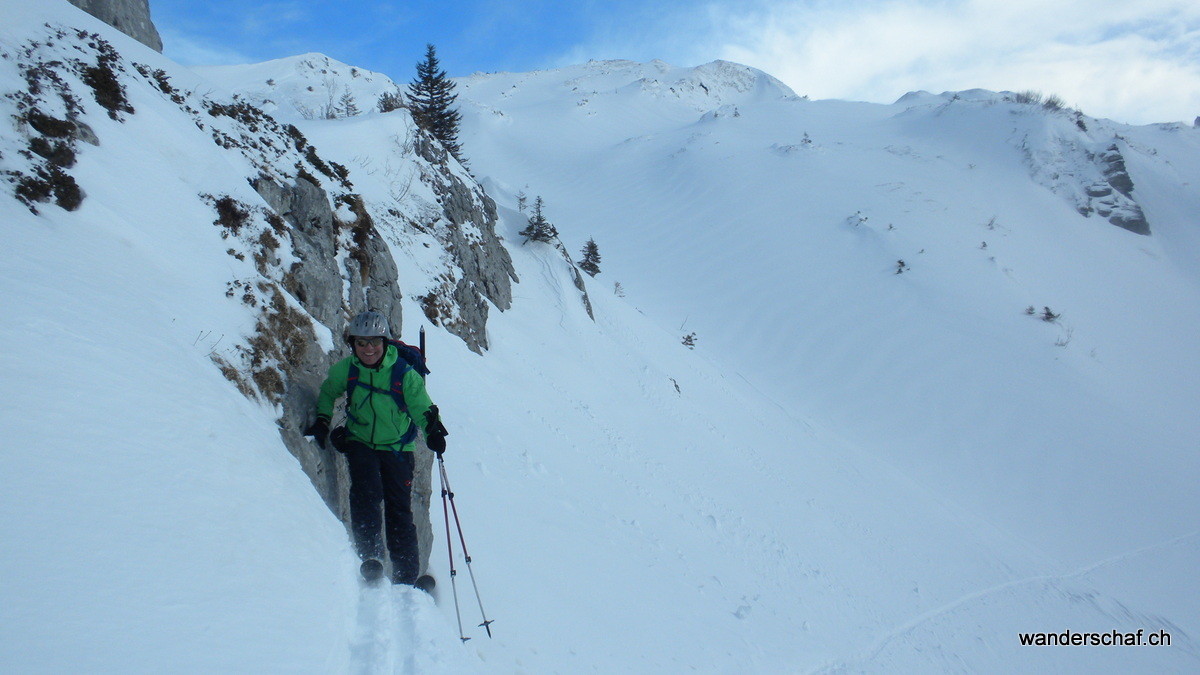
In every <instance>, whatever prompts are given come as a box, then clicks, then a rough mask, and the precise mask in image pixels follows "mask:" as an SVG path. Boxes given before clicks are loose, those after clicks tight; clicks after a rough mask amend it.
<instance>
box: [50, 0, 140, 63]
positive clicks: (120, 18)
mask: <svg viewBox="0 0 1200 675" xmlns="http://www.w3.org/2000/svg"><path fill="white" fill-rule="evenodd" d="M69 1H70V3H71V4H72V5H75V6H76V7H78V8H79V9H82V10H83V11H85V12H87V13H88V14H91V15H92V16H94V17H96V18H97V19H100V20H101V21H103V22H104V23H106V24H108V25H110V26H112V27H113V28H116V29H117V30H119V31H121V32H122V33H124V34H126V35H128V36H129V37H131V38H133V39H134V40H137V41H138V42H140V43H142V44H144V45H146V46H147V47H149V48H151V49H153V50H154V51H156V52H160V53H161V52H162V50H163V43H162V38H161V37H159V35H158V29H157V28H155V27H154V22H153V21H151V20H150V0H69Z"/></svg>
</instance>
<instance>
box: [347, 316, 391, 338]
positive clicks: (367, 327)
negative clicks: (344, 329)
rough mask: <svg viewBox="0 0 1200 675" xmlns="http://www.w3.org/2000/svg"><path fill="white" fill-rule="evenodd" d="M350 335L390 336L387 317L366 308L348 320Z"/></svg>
mask: <svg viewBox="0 0 1200 675" xmlns="http://www.w3.org/2000/svg"><path fill="white" fill-rule="evenodd" d="M347 334H348V335H349V336H350V337H379V336H382V337H384V338H389V339H390V338H391V337H392V332H391V331H390V330H388V322H387V319H385V318H383V315H382V314H380V313H379V312H376V311H375V310H373V309H372V310H367V311H365V312H363V313H362V314H359V315H358V316H356V317H354V319H352V320H351V321H350V330H349V332H348V333H347Z"/></svg>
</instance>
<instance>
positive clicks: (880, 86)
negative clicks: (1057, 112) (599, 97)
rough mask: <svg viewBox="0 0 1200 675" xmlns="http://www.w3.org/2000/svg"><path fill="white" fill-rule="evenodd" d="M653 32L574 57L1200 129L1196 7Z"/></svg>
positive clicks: (660, 20)
mask: <svg viewBox="0 0 1200 675" xmlns="http://www.w3.org/2000/svg"><path fill="white" fill-rule="evenodd" d="M655 18H656V20H655V21H653V22H645V21H641V22H638V23H636V24H634V26H632V27H628V28H626V29H625V33H624V34H623V35H620V34H618V35H614V34H613V33H612V32H611V31H605V33H604V34H597V35H595V36H594V37H593V39H592V40H591V41H590V43H589V44H586V45H581V46H577V47H576V48H574V49H573V50H571V52H570V56H571V57H574V61H579V60H584V59H585V58H603V57H607V56H610V55H619V54H624V55H628V57H629V58H636V59H642V60H647V59H649V58H656V57H657V58H662V59H664V60H667V61H671V62H673V63H676V64H677V65H695V64H698V63H703V62H707V61H711V60H713V59H716V58H722V59H727V60H730V61H737V62H739V63H745V64H747V65H750V66H754V67H756V68H760V69H762V70H764V71H766V72H768V73H770V74H772V75H774V76H776V77H778V78H779V79H781V80H783V81H784V82H786V83H787V84H788V85H789V86H791V87H792V88H793V89H794V90H795V91H796V92H797V93H799V94H807V95H809V96H811V97H813V98H840V99H849V100H862V101H875V102H891V101H894V100H895V99H897V98H899V97H900V96H902V95H903V94H905V93H906V92H908V91H913V90H917V89H925V90H929V91H934V92H941V91H956V90H963V89H973V88H984V89H992V90H996V91H1001V90H1011V91H1017V90H1026V89H1033V90H1038V91H1042V92H1043V93H1046V94H1057V95H1058V96H1060V97H1062V98H1063V99H1064V100H1065V101H1066V102H1067V103H1068V104H1069V105H1077V106H1079V107H1080V108H1081V109H1083V111H1084V112H1086V113H1088V114H1090V115H1094V116H1099V117H1111V118H1113V119H1116V120H1118V121H1124V122H1133V123H1150V122H1158V121H1176V120H1185V121H1189V122H1190V121H1191V120H1192V119H1193V118H1194V117H1195V116H1197V115H1200V3H1196V2H1194V0H1139V1H1138V2H1128V0H882V1H879V0H843V1H842V2H833V1H830V0H712V1H710V2H708V3H707V4H705V5H703V6H701V7H697V3H694V2H681V3H678V4H677V5H675V6H674V7H673V8H672V10H671V12H670V14H669V16H659V17H655Z"/></svg>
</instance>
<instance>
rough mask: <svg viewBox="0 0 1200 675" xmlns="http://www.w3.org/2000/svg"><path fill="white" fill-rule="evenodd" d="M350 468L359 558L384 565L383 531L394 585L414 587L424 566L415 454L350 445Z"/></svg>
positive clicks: (351, 523)
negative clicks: (415, 502)
mask: <svg viewBox="0 0 1200 675" xmlns="http://www.w3.org/2000/svg"><path fill="white" fill-rule="evenodd" d="M346 462H347V465H348V466H349V468H350V528H351V530H352V531H353V533H354V545H355V547H356V548H357V549H358V555H359V557H360V558H362V559H363V560H366V559H367V558H375V559H377V560H383V550H384V547H383V542H382V541H380V539H381V537H380V530H381V526H385V527H386V532H387V551H388V553H390V554H391V558H392V581H393V582H395V583H401V584H414V583H416V581H417V573H418V571H419V566H420V562H419V560H418V554H417V528H416V526H415V525H413V514H412V480H413V453H411V452H397V451H391V450H373V449H371V448H370V447H369V446H367V445H365V444H363V443H360V442H358V441H349V442H348V443H347V444H346ZM381 502H382V508H381V506H380V503H381Z"/></svg>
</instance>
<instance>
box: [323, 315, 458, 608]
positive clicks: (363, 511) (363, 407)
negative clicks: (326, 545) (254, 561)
mask: <svg viewBox="0 0 1200 675" xmlns="http://www.w3.org/2000/svg"><path fill="white" fill-rule="evenodd" d="M347 333H348V334H347V337H346V340H347V342H348V343H349V344H350V346H351V348H352V349H353V351H354V354H353V356H349V357H347V358H344V359H342V360H341V361H338V362H337V363H335V364H333V366H332V367H330V369H329V375H328V377H326V378H325V382H324V383H323V384H322V385H321V393H320V396H319V397H318V399H317V420H316V422H314V423H313V424H312V425H311V426H310V427H309V428H308V429H305V431H304V435H305V436H313V437H314V439H315V440H316V442H317V444H318V445H319V446H321V447H322V448H324V447H326V443H331V444H332V445H333V447H334V448H335V449H336V450H338V451H339V452H341V453H343V454H344V455H345V456H346V463H347V466H348V467H349V470H350V529H351V531H352V532H353V534H354V545H355V548H356V549H357V550H358V555H359V557H360V558H361V559H362V561H363V564H362V574H363V576H364V577H366V578H367V579H368V580H374V579H377V578H379V577H380V576H381V575H382V574H383V564H382V560H383V554H384V545H383V542H382V541H381V539H382V537H381V536H380V525H381V524H383V525H386V532H387V551H388V552H389V553H390V554H391V559H392V583H394V584H408V585H416V586H420V587H422V588H424V587H426V585H428V584H431V583H432V579H431V578H429V579H427V578H425V577H422V578H421V579H420V580H418V578H417V575H418V573H419V566H420V560H419V558H418V554H417V528H416V526H415V525H413V514H412V507H411V500H412V479H413V463H414V454H413V452H414V450H415V448H416V438H417V426H418V424H419V425H420V426H421V428H422V430H423V431H424V432H425V441H426V444H427V445H428V446H429V449H430V450H432V451H433V452H436V453H437V454H438V455H439V456H441V454H442V453H443V452H445V451H446V434H447V432H446V429H445V427H444V426H442V423H441V420H440V419H439V416H438V409H437V406H435V405H433V403H432V402H431V401H430V399H429V394H428V393H427V392H426V391H425V379H424V377H423V373H422V372H421V371H423V370H424V364H423V363H421V364H420V370H418V369H417V368H415V367H413V365H412V364H410V363H408V362H407V361H406V360H405V359H404V358H402V354H401V352H400V350H401V349H405V348H406V349H412V348H407V347H405V346H404V345H401V344H399V343H393V342H391V340H390V337H391V331H390V330H389V329H388V324H387V320H386V319H385V318H384V317H383V315H382V314H380V313H379V312H375V311H366V312H363V313H361V314H359V315H358V316H356V317H354V319H353V320H352V321H351V322H350V328H349V330H348V331H347ZM343 394H344V395H346V426H344V427H338V428H337V429H334V430H333V432H332V434H331V433H330V430H329V424H330V420H332V419H333V407H334V403H335V402H336V401H337V400H338V398H340V397H341V396H342V395H343ZM381 501H382V502H383V508H382V509H381V508H380V502H381Z"/></svg>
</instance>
